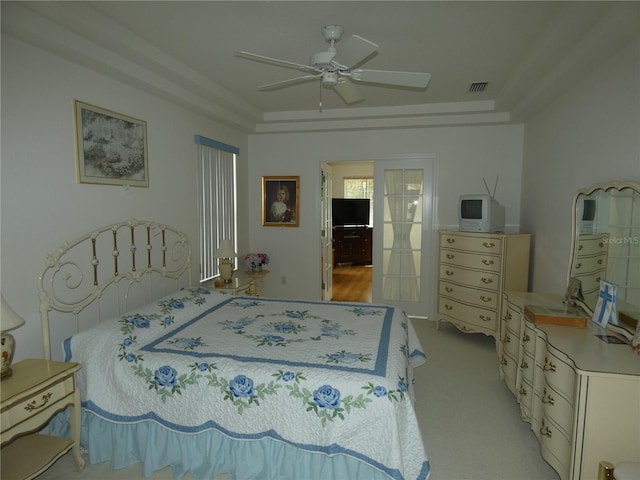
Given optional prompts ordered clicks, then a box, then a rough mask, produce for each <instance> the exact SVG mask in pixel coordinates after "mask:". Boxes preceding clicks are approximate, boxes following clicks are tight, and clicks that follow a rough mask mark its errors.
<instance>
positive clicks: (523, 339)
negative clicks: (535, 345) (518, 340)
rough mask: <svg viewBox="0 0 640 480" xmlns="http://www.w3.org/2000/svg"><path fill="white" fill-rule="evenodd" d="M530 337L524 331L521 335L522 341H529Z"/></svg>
mask: <svg viewBox="0 0 640 480" xmlns="http://www.w3.org/2000/svg"><path fill="white" fill-rule="evenodd" d="M530 341H531V338H530V337H529V335H527V334H526V333H525V334H524V335H523V336H522V343H527V342H530Z"/></svg>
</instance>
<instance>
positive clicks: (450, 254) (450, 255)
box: [447, 253, 456, 260]
mask: <svg viewBox="0 0 640 480" xmlns="http://www.w3.org/2000/svg"><path fill="white" fill-rule="evenodd" d="M447 258H448V259H449V260H453V259H454V258H456V256H455V255H454V254H453V253H447Z"/></svg>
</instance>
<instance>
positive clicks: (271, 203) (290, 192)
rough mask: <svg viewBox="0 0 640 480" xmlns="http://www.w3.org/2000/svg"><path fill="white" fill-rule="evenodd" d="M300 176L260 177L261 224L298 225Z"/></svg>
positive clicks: (269, 225) (268, 225)
mask: <svg viewBox="0 0 640 480" xmlns="http://www.w3.org/2000/svg"><path fill="white" fill-rule="evenodd" d="M299 212H300V177H292V176H288V177H287V176H285V177H262V225H263V226H265V227H299V226H300V217H299Z"/></svg>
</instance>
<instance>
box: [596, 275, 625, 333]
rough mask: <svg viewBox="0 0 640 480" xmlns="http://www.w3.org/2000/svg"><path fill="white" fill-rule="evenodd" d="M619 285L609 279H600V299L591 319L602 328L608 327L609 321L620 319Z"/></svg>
mask: <svg viewBox="0 0 640 480" xmlns="http://www.w3.org/2000/svg"><path fill="white" fill-rule="evenodd" d="M617 304H618V286H617V285H616V284H615V283H611V282H609V281H607V280H600V291H599V292H598V301H597V303H596V308H594V310H593V317H592V318H591V320H593V321H594V322H596V323H597V324H598V325H600V326H601V327H602V328H606V327H607V325H608V324H609V322H611V321H613V322H617V321H618V305H617Z"/></svg>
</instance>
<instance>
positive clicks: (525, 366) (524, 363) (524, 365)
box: [520, 360, 529, 370]
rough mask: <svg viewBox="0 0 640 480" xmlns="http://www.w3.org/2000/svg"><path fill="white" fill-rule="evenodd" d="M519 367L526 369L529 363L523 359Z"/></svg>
mask: <svg viewBox="0 0 640 480" xmlns="http://www.w3.org/2000/svg"><path fill="white" fill-rule="evenodd" d="M520 368H521V369H523V370H526V369H527V368H529V364H528V363H527V362H525V361H524V360H523V361H522V363H521V364H520Z"/></svg>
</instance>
